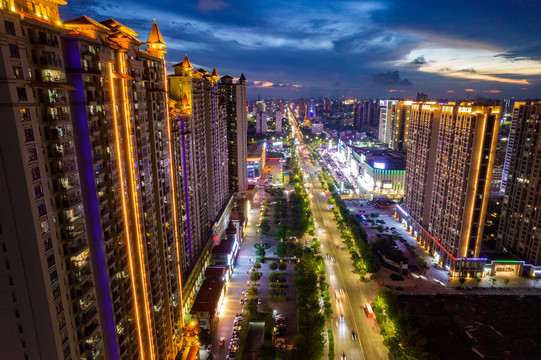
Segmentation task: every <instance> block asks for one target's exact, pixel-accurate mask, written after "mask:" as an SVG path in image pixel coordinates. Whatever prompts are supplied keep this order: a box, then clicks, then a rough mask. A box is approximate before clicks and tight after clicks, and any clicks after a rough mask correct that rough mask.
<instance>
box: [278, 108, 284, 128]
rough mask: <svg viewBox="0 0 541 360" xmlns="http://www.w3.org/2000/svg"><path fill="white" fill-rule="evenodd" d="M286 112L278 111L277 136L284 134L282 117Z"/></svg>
mask: <svg viewBox="0 0 541 360" xmlns="http://www.w3.org/2000/svg"><path fill="white" fill-rule="evenodd" d="M283 114H284V112H283V111H282V110H276V134H281V133H282V116H283Z"/></svg>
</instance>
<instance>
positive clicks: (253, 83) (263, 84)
mask: <svg viewBox="0 0 541 360" xmlns="http://www.w3.org/2000/svg"><path fill="white" fill-rule="evenodd" d="M247 86H248V87H251V88H301V87H302V85H298V84H289V83H285V84H284V83H274V82H271V81H260V80H248V81H247Z"/></svg>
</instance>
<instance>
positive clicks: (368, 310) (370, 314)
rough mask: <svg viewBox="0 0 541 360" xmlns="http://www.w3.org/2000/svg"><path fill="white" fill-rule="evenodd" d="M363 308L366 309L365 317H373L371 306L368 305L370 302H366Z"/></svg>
mask: <svg viewBox="0 0 541 360" xmlns="http://www.w3.org/2000/svg"><path fill="white" fill-rule="evenodd" d="M365 310H366V316H367V317H369V318H373V317H374V311H373V310H372V306H370V303H366V307H365Z"/></svg>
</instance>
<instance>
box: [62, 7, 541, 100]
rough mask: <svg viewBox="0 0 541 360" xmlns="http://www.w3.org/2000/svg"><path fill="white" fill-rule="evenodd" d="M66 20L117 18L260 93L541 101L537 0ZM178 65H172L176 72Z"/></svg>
mask: <svg viewBox="0 0 541 360" xmlns="http://www.w3.org/2000/svg"><path fill="white" fill-rule="evenodd" d="M60 8H61V16H62V19H63V20H69V19H72V18H75V17H79V16H81V15H87V16H89V17H91V18H93V19H94V20H97V21H102V20H105V19H108V18H111V17H112V18H114V19H116V20H117V21H119V22H121V23H123V24H125V25H126V26H128V27H130V28H132V29H133V30H135V31H137V32H138V33H139V39H140V40H142V41H143V42H144V41H146V40H147V38H148V34H149V32H150V28H151V26H152V21H153V18H156V21H157V23H158V26H159V28H160V30H161V32H162V35H163V37H164V40H165V42H166V43H167V44H168V47H167V49H168V51H169V52H168V54H166V60H167V61H168V63H169V64H174V63H176V62H179V61H181V60H182V58H183V57H184V54H185V53H188V57H189V58H190V61H191V62H192V65H194V67H196V68H199V67H203V68H206V69H209V68H210V69H212V67H213V66H216V70H217V71H218V74H219V75H225V74H228V75H231V76H233V77H238V76H240V74H241V72H244V74H245V75H246V78H247V79H248V80H249V82H248V85H249V90H248V97H249V98H255V97H257V96H258V95H261V96H262V97H270V96H276V97H286V98H298V97H307V96H308V97H309V96H314V97H318V96H325V97H332V98H336V97H342V96H345V97H357V98H373V97H377V98H386V97H387V98H389V97H393V98H396V97H400V98H402V97H403V98H407V97H415V95H416V93H417V92H421V91H422V92H425V93H427V94H429V95H430V96H431V97H433V98H448V99H463V98H466V96H467V95H466V94H467V93H468V96H469V97H470V98H474V97H476V96H480V97H485V98H502V97H515V98H517V99H525V98H535V97H541V37H540V34H541V21H539V19H540V15H541V4H540V3H539V2H538V1H536V0H522V1H521V0H484V1H481V0H468V1H462V0H450V1H447V2H444V1H434V0H432V1H428V0H411V1H407V0H402V1H342V0H329V1H318V0H302V1H295V0H245V1H233V0H199V1H196V0H194V1H184V0H176V1H172V0H157V1H148V0H102V1H90V0H89V1H85V0H83V1H68V6H61V7H60ZM170 71H172V68H171V69H170Z"/></svg>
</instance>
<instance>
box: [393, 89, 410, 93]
mask: <svg viewBox="0 0 541 360" xmlns="http://www.w3.org/2000/svg"><path fill="white" fill-rule="evenodd" d="M389 92H390V93H394V92H406V90H395V89H391V90H389Z"/></svg>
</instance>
